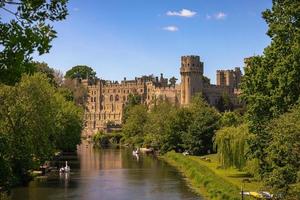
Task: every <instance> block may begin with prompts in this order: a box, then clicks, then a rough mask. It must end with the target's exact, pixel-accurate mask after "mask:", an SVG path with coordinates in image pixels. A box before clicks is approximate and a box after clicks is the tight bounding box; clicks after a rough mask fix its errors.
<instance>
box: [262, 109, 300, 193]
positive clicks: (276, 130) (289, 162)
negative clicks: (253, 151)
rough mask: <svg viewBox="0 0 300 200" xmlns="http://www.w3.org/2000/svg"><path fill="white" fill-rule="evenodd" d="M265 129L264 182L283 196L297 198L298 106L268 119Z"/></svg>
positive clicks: (299, 159) (299, 160)
mask: <svg viewBox="0 0 300 200" xmlns="http://www.w3.org/2000/svg"><path fill="white" fill-rule="evenodd" d="M267 130H268V131H269V132H271V133H272V134H271V137H272V142H271V143H270V145H269V146H268V147H267V149H266V152H267V163H268V165H269V166H270V167H269V171H268V172H267V173H265V174H266V177H267V178H266V183H267V185H269V186H271V187H272V188H273V190H274V192H275V193H280V194H281V195H283V196H284V197H285V198H286V199H297V198H292V197H294V196H295V195H296V196H297V195H298V196H297V197H298V199H299V197H300V194H299V190H298V192H297V191H296V188H295V183H298V185H299V184H300V173H299V172H300V105H297V106H296V107H294V108H293V109H292V110H290V111H289V112H287V113H285V114H283V115H281V116H280V117H279V118H277V119H274V120H272V122H271V123H270V125H269V126H268V129H267Z"/></svg>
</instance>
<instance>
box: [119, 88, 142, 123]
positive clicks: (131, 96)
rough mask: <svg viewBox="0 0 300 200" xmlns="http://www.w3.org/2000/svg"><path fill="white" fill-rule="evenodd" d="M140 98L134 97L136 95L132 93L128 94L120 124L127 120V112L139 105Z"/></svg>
mask: <svg viewBox="0 0 300 200" xmlns="http://www.w3.org/2000/svg"><path fill="white" fill-rule="evenodd" d="M141 98H142V97H141V96H140V95H136V94H132V93H130V94H129V95H128V100H127V103H126V105H125V108H124V112H123V118H122V122H123V123H126V120H127V118H128V112H129V110H130V109H131V108H132V107H134V106H136V105H140V104H141Z"/></svg>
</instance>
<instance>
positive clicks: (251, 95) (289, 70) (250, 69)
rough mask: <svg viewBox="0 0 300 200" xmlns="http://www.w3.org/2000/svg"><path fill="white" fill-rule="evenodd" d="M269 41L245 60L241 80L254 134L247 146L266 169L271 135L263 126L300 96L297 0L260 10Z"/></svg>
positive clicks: (299, 8)
mask: <svg viewBox="0 0 300 200" xmlns="http://www.w3.org/2000/svg"><path fill="white" fill-rule="evenodd" d="M263 17H264V19H265V20H266V22H267V24H268V26H269V30H268V35H269V36H270V37H271V40H272V41H271V44H270V45H269V46H268V47H267V48H265V50H264V54H263V55H262V56H254V57H252V58H249V59H247V60H246V68H245V76H244V77H243V82H242V91H243V99H244V100H245V102H246V104H247V115H248V120H249V122H250V123H249V128H250V131H251V132H253V133H254V134H256V137H255V139H254V140H252V141H251V144H250V150H251V152H252V155H253V156H254V157H257V158H259V159H260V160H261V169H262V171H261V172H262V173H263V171H265V170H266V169H265V167H266V166H265V163H266V161H265V158H266V155H265V153H266V152H265V149H266V147H267V146H268V145H269V142H270V138H271V136H270V135H269V134H270V133H268V132H267V131H266V130H265V127H266V124H267V123H268V121H269V120H271V119H272V118H274V117H277V116H278V115H280V114H282V113H284V112H286V111H287V110H288V109H289V108H290V107H291V106H293V105H294V104H295V103H296V102H297V100H298V99H299V96H300V84H299V83H300V45H299V44H300V2H299V1H297V0H273V7H272V9H268V10H266V11H265V12H263Z"/></svg>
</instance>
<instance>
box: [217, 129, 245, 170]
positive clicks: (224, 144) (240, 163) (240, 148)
mask: <svg viewBox="0 0 300 200" xmlns="http://www.w3.org/2000/svg"><path fill="white" fill-rule="evenodd" d="M248 136H249V133H248V127H247V126H246V125H245V124H243V125H241V126H238V127H234V126H231V127H224V128H222V129H220V130H218V131H217V132H216V135H215V137H214V146H215V148H216V149H217V153H218V157H219V162H220V163H221V165H222V166H223V167H225V168H227V167H236V168H238V169H242V168H243V167H244V166H245V164H246V152H247V139H248Z"/></svg>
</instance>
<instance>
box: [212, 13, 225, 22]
mask: <svg viewBox="0 0 300 200" xmlns="http://www.w3.org/2000/svg"><path fill="white" fill-rule="evenodd" d="M214 17H215V19H216V20H222V19H225V18H226V17H227V14H225V13H223V12H219V13H217V14H215V16H214Z"/></svg>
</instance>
